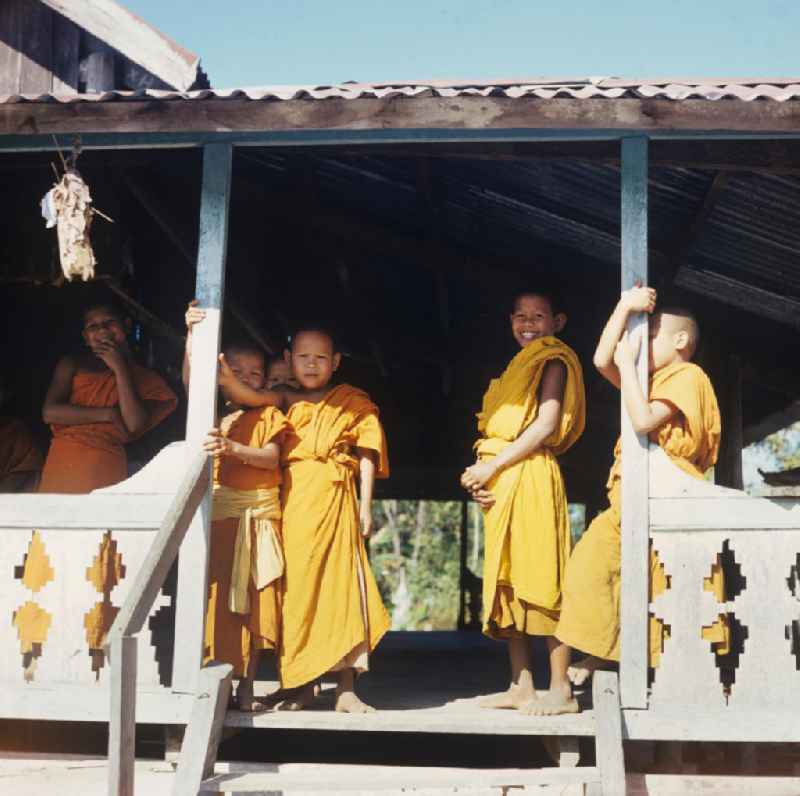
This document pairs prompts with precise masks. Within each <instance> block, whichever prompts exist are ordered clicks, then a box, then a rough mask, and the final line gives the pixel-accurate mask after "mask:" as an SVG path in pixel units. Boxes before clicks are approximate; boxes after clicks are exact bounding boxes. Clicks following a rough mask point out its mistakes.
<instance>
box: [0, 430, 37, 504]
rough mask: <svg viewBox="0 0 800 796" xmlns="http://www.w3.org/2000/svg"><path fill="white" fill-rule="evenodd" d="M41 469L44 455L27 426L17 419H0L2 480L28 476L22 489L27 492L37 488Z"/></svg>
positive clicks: (0, 468)
mask: <svg viewBox="0 0 800 796" xmlns="http://www.w3.org/2000/svg"><path fill="white" fill-rule="evenodd" d="M41 469H42V454H41V453H40V452H39V449H38V448H37V447H36V444H35V443H34V441H33V437H31V434H30V431H28V428H27V426H26V425H25V424H24V423H23V422H22V421H21V420H19V419H17V418H15V417H0V478H3V477H5V476H8V475H15V474H17V473H26V474H28V475H29V476H30V477H29V479H28V482H27V483H26V484H25V486H24V487H23V489H22V491H25V492H27V491H30V490H32V489H34V488H35V481H36V477H37V475H38V474H39V471H40V470H41Z"/></svg>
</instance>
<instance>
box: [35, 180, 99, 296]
mask: <svg viewBox="0 0 800 796" xmlns="http://www.w3.org/2000/svg"><path fill="white" fill-rule="evenodd" d="M42 215H43V216H44V217H45V219H47V226H48V227H56V229H57V232H58V252H59V256H60V259H61V270H62V271H63V272H64V276H65V277H66V278H67V280H68V281H72V279H73V278H74V277H76V276H79V277H80V278H81V279H82V280H83V281H84V282H87V281H88V280H90V279H92V278H94V267H95V264H96V260H95V256H94V251H92V244H91V242H90V241H89V228H90V227H91V225H92V215H93V212H92V196H91V194H90V193H89V187H88V186H87V185H86V183H85V182H84V181H83V178H82V177H81V176H80V174H78V172H77V171H75V170H74V169H70V170H68V171H66V172H65V173H64V176H63V177H62V178H61V180H60V181H59V182H58V183H56V184H55V185H54V186H53V188H52V189H51V190H50V191H49V192H48V193H47V194H46V195H45V197H44V199H42Z"/></svg>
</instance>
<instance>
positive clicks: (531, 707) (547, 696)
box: [519, 687, 581, 716]
mask: <svg viewBox="0 0 800 796" xmlns="http://www.w3.org/2000/svg"><path fill="white" fill-rule="evenodd" d="M580 710H581V709H580V707H579V706H578V702H577V700H576V699H575V697H574V696H572V689H571V688H569V687H567V688H563V689H562V688H557V689H551V690H550V691H546V692H545V693H544V694H541V695H539V694H537V695H536V697H535V698H534V699H531V700H530V702H527V703H526V704H524V705H523V706H522V707H521V708H520V709H519V712H520V713H525V714H526V715H528V716H561V715H563V714H564V713H580Z"/></svg>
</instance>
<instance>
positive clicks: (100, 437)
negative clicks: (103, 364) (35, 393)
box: [39, 363, 178, 494]
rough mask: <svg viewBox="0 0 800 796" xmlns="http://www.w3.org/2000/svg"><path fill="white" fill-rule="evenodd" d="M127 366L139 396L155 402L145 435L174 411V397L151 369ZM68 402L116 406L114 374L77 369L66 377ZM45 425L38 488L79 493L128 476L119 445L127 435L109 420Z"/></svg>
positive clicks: (108, 484) (125, 440)
mask: <svg viewBox="0 0 800 796" xmlns="http://www.w3.org/2000/svg"><path fill="white" fill-rule="evenodd" d="M130 368H131V374H132V376H133V382H134V385H135V386H136V392H137V393H138V395H139V398H140V399H141V400H142V401H154V402H157V403H158V406H157V407H156V409H155V410H154V411H151V414H150V419H149V422H148V424H147V428H145V429H144V430H143V431H142V432H141V433H142V434H145V433H146V432H148V431H149V430H150V429H152V428H154V427H155V426H157V425H158V424H159V423H160V422H161V421H162V420H163V419H164V418H165V417H167V415H169V414H170V413H171V412H173V411H175V407H176V406H177V405H178V399H177V397H176V395H175V393H174V392H173V391H172V390H171V389H170V388H169V386H168V385H167V383H166V382H165V381H164V379H162V378H161V376H159V375H158V374H157V373H155V372H154V371H152V370H148V369H147V368H143V367H141V366H140V365H137V364H136V363H131V365H130ZM69 402H70V403H71V404H73V405H74V406H84V407H92V408H99V407H112V406H118V405H119V393H118V392H117V380H116V377H115V376H114V373H113V372H112V371H111V370H103V371H97V372H95V371H88V370H79V371H78V372H77V373H76V374H75V376H74V377H73V379H72V392H71V393H70V397H69ZM51 429H52V432H53V440H52V442H51V443H50V450H49V451H48V453H47V460H46V461H45V463H44V470H43V471H42V480H41V483H40V484H39V491H40V492H59V493H67V494H85V493H87V492H91V491H92V490H94V489H100V488H101V487H105V486H111V485H112V484H118V483H119V482H120V481H124V480H125V478H127V477H128V457H127V454H126V453H125V447H124V444H125V443H126V442H129V441H130V437H127V438H126V437H124V435H123V434H122V432H121V431H120V429H119V428H117V426H116V425H114V423H84V424H81V425H60V424H53V425H52V426H51ZM140 436H141V435H140Z"/></svg>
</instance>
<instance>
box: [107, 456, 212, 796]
mask: <svg viewBox="0 0 800 796" xmlns="http://www.w3.org/2000/svg"><path fill="white" fill-rule="evenodd" d="M187 461H188V467H187V468H186V472H185V474H184V476H183V478H182V479H181V482H180V484H179V486H178V490H177V492H176V493H175V497H174V498H173V499H172V502H171V503H170V506H169V509H168V510H167V512H166V514H165V515H164V518H163V519H162V521H161V524H160V526H159V529H158V532H157V533H156V537H155V539H154V540H153V543H152V545H150V549H149V550H148V552H147V556H146V558H145V560H144V562H143V564H142V566H141V567H140V568H139V571H138V572H137V573H136V576H135V578H134V581H133V585H132V586H131V590H130V592H129V594H128V597H127V598H126V600H125V602H124V603H123V605H122V608H120V610H119V613H118V614H117V617H116V619H115V620H114V624H113V625H112V626H111V629H110V630H109V632H108V635H107V636H106V644H105V646H106V649H107V650H110V656H109V657H110V664H111V705H110V712H109V734H108V762H109V775H108V793H109V795H110V796H133V780H134V766H135V762H136V758H135V749H134V747H135V737H136V636H135V634H136V633H138V632H139V631H140V630H141V629H142V626H143V625H144V622H145V619H146V618H147V615H148V613H149V612H150V608H151V606H152V605H153V601H154V600H155V598H156V596H157V595H158V592H159V590H160V589H161V587H162V586H163V585H164V581H165V579H166V577H167V573H168V572H169V569H170V567H171V566H172V564H173V562H174V561H175V558H176V556H177V555H178V549H179V548H180V546H181V542H182V541H183V538H184V536H185V535H186V531H187V530H188V529H189V524H190V523H191V521H192V517H193V516H194V515H195V512H196V511H197V510H198V508H199V506H200V504H201V502H202V500H203V497H204V495H205V494H206V491H207V488H208V484H209V480H210V467H209V462H208V454H207V453H205V451H203V450H201V449H197V450H196V451H195V452H194V453H192V454H191V457H189V456H187Z"/></svg>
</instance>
